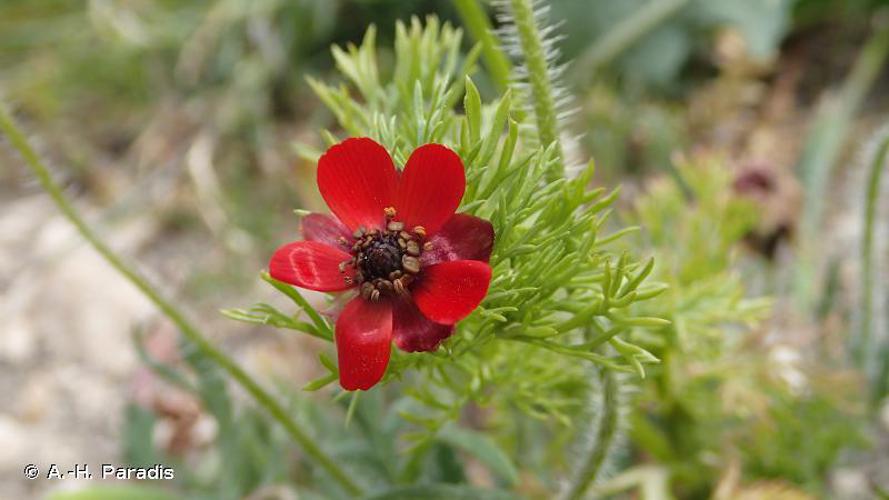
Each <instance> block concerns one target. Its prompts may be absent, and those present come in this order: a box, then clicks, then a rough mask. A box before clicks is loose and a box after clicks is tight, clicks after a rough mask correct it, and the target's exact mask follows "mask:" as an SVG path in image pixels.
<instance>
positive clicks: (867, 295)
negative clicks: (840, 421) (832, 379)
mask: <svg viewBox="0 0 889 500" xmlns="http://www.w3.org/2000/svg"><path fill="white" fill-rule="evenodd" d="M887 160H889V134H886V135H884V136H883V137H882V138H881V140H880V142H879V143H878V144H877V150H876V151H875V152H874V157H873V160H872V161H871V163H870V165H869V169H870V170H869V171H868V173H867V194H866V196H865V199H864V232H863V234H862V241H861V287H862V290H861V334H860V337H859V339H858V343H857V345H856V348H857V349H856V350H857V352H856V354H857V357H858V359H859V361H860V362H863V364H864V366H865V368H867V369H868V371H869V372H870V371H871V370H870V368H871V367H872V365H873V362H874V361H875V358H876V357H877V356H879V355H880V354H884V350H883V349H878V348H874V347H873V346H871V345H870V344H871V341H872V340H871V339H872V338H873V337H874V335H873V334H874V320H873V308H874V286H875V284H876V280H875V275H876V273H877V272H879V270H878V269H874V267H875V266H874V225H875V223H876V216H877V206H878V205H879V203H878V201H879V193H880V185H881V184H882V179H883V171H884V170H886V161H887ZM882 359H883V361H880V364H881V365H882V366H879V367H876V373H877V376H878V378H877V379H876V380H875V382H874V394H875V396H876V397H877V398H881V397H882V396H883V394H884V393H885V389H886V377H887V372H889V370H887V366H889V362H887V361H886V360H885V357H882Z"/></svg>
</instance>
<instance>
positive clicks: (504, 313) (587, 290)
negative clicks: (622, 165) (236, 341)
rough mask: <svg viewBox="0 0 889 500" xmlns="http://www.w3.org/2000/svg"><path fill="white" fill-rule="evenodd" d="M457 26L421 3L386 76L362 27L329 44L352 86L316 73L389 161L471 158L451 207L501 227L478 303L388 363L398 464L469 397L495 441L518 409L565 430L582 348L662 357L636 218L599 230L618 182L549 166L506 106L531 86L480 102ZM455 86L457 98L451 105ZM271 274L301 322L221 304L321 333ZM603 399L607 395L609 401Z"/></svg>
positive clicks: (640, 358)
mask: <svg viewBox="0 0 889 500" xmlns="http://www.w3.org/2000/svg"><path fill="white" fill-rule="evenodd" d="M460 37H461V33H460V31H459V30H455V29H453V28H452V27H450V26H449V25H447V24H445V25H441V24H440V23H439V22H438V21H437V20H436V19H435V18H428V19H427V20H426V23H425V26H424V25H423V24H421V23H420V21H419V20H417V19H414V20H413V21H412V22H411V23H410V25H402V24H398V25H397V26H396V38H395V66H394V68H393V69H392V77H391V80H385V79H384V78H383V77H381V74H382V72H381V71H380V69H379V68H378V66H377V58H376V48H375V30H373V29H371V30H369V31H368V34H367V36H366V37H365V39H364V42H363V43H362V44H361V45H360V46H357V47H349V48H348V49H347V50H342V49H337V48H335V49H334V57H335V58H336V60H337V65H338V68H339V69H340V71H341V72H342V73H343V75H345V77H346V78H347V80H348V82H349V84H350V85H349V86H347V85H344V84H341V85H339V86H331V85H327V84H323V83H320V82H318V81H315V80H310V84H311V85H312V87H313V88H314V89H315V91H316V92H317V93H318V95H319V97H320V98H321V99H322V101H323V102H324V103H325V104H326V105H327V106H328V107H329V108H330V109H331V111H332V112H333V114H334V115H335V116H336V117H337V120H338V122H339V125H340V126H341V127H342V129H343V131H344V132H345V134H346V135H350V136H370V137H372V138H373V139H375V140H378V141H379V142H381V143H382V144H384V145H385V146H386V147H387V149H388V150H389V151H391V152H392V156H393V159H394V160H395V162H396V163H397V164H403V162H404V161H405V155H406V153H407V152H409V151H411V150H412V149H414V148H415V147H417V146H419V145H422V144H425V143H429V142H440V143H444V144H447V145H449V146H451V147H453V148H454V149H455V150H456V151H457V153H458V154H459V155H460V157H461V158H462V159H463V162H464V164H465V165H466V166H467V172H466V174H467V191H466V194H465V196H464V198H463V202H462V206H461V208H460V211H465V212H469V213H473V214H475V215H478V216H480V217H483V218H486V219H488V220H490V221H491V222H492V223H493V225H494V228H495V233H496V242H495V248H494V252H493V255H492V257H491V265H492V267H493V268H494V278H493V281H492V283H491V287H490V290H489V293H488V296H487V298H486V299H485V301H484V302H483V303H482V306H481V307H480V308H479V310H478V311H477V312H476V313H474V314H473V315H471V316H470V317H469V318H468V319H467V320H465V321H464V322H462V323H461V324H459V325H458V333H457V334H456V335H455V336H454V337H452V338H451V339H450V340H449V341H447V342H446V343H445V344H444V346H443V348H441V349H440V350H439V351H437V352H434V353H428V354H427V353H416V354H403V353H397V354H396V355H395V356H394V357H393V359H392V362H391V364H390V367H389V371H388V373H387V375H386V377H385V378H384V382H387V381H388V382H390V383H391V382H395V381H398V385H399V389H400V391H401V392H402V393H404V394H406V395H408V397H409V398H408V399H407V400H405V401H403V402H402V403H401V405H402V406H401V408H402V412H401V415H402V416H403V417H404V418H405V419H407V420H408V421H410V422H412V423H413V424H414V425H415V427H416V429H415V432H414V433H411V434H408V435H407V437H409V438H410V439H411V443H412V445H413V446H412V447H411V450H412V452H411V453H410V454H409V455H408V457H409V458H408V459H407V463H406V464H405V465H404V469H403V471H402V474H403V475H406V476H407V477H412V478H413V477H416V474H417V471H418V470H419V468H420V467H421V465H420V464H421V463H422V461H423V460H424V459H425V458H426V457H427V456H428V453H430V450H432V449H433V448H434V446H433V445H434V439H435V438H436V436H437V435H439V433H440V431H441V429H443V428H444V427H445V425H446V424H447V423H449V422H452V421H455V420H459V419H460V418H461V416H462V415H463V414H464V413H465V412H466V411H467V408H468V407H469V406H470V405H478V406H480V407H483V408H486V409H487V410H486V411H487V412H490V413H489V417H488V420H489V422H490V425H491V427H492V429H493V428H498V430H499V432H498V435H499V440H500V442H501V443H503V444H504V445H506V446H508V447H510V448H514V447H515V443H513V444H512V445H511V446H510V443H508V442H507V441H508V438H509V436H515V435H516V432H517V431H518V428H517V426H519V425H524V424H522V422H524V419H525V418H527V417H532V418H540V419H544V423H545V422H547V421H549V422H561V423H562V424H563V425H562V426H561V428H562V433H564V432H565V430H566V429H570V423H571V421H572V419H573V418H574V417H576V416H577V415H578V414H580V413H579V412H580V410H581V409H582V408H581V407H580V406H581V405H580V401H581V400H582V399H579V396H582V395H583V394H584V393H585V392H586V391H587V389H588V388H589V385H588V381H587V379H588V373H589V370H588V368H587V366H589V363H591V364H592V365H593V366H599V367H601V368H602V369H604V370H607V371H610V370H615V371H619V372H629V373H636V374H638V375H640V376H641V375H644V368H643V365H644V364H645V363H651V362H655V361H656V359H655V358H654V357H653V356H651V354H649V353H648V352H647V351H645V350H644V349H641V348H640V347H639V346H638V345H635V344H633V343H631V342H629V341H628V340H627V335H628V334H629V333H630V332H632V331H635V330H638V329H645V328H651V327H657V326H660V325H663V324H665V322H664V321H663V320H661V319H658V318H655V317H646V316H638V315H632V314H629V312H630V310H631V309H630V308H631V306H632V305H633V304H634V303H637V302H640V301H644V300H648V299H651V298H652V297H655V296H656V295H658V294H659V293H660V292H662V291H663V287H662V286H660V285H657V284H650V283H647V282H646V280H645V278H646V276H647V275H648V273H649V272H650V271H651V269H652V265H651V262H650V261H649V262H643V263H639V262H636V261H634V260H633V259H632V258H631V257H630V254H629V253H622V254H617V253H615V252H614V250H612V248H614V247H613V242H614V241H615V240H617V239H618V238H620V237H621V236H622V235H624V234H626V233H627V232H629V231H631V230H632V228H629V229H622V230H618V231H616V232H614V233H612V234H609V235H606V236H600V233H601V232H602V231H603V230H604V228H605V227H606V220H607V215H608V213H609V210H608V208H609V206H610V205H611V204H612V202H613V201H614V199H615V197H616V194H617V193H616V192H611V193H607V192H606V191H605V190H604V189H601V188H599V189H594V190H589V189H588V187H587V186H588V184H589V182H590V179H591V175H592V173H593V168H592V164H590V165H589V166H588V167H587V168H586V169H584V170H583V172H582V173H581V174H580V175H579V176H577V177H575V178H573V179H566V178H564V177H561V176H556V177H553V176H552V174H553V173H554V172H560V171H563V170H564V162H563V160H562V157H561V155H560V154H559V152H558V146H557V143H555V142H553V141H551V140H546V141H545V140H544V139H543V137H531V138H526V137H525V135H523V134H520V133H519V129H520V127H522V126H523V123H522V122H520V121H518V120H517V119H516V118H515V116H516V114H515V113H513V110H514V109H515V108H520V109H521V108H524V107H525V106H530V104H529V103H530V102H534V99H536V97H535V94H534V93H528V94H524V93H523V94H521V95H517V94H515V93H506V94H505V95H504V96H503V97H502V98H500V99H499V100H498V101H495V102H493V103H490V104H483V102H482V99H481V96H480V94H479V92H478V90H477V89H476V87H475V85H474V84H473V82H472V80H470V79H469V78H468V76H469V75H470V74H471V73H472V71H473V68H474V64H475V58H476V56H477V54H478V49H473V50H471V51H470V52H469V54H468V55H467V56H466V57H465V58H464V57H461V56H460V52H459V44H460ZM356 93H357V95H358V96H360V99H358V98H355V97H354V96H355V95H356ZM461 97H462V104H463V109H464V110H465V114H461V113H459V112H458V111H457V108H456V105H457V104H458V103H459V102H460V101H461ZM517 99H520V100H519V102H516V100H517ZM529 130H531V129H529ZM529 133H530V132H529ZM325 137H326V138H327V142H328V144H333V143H335V142H338V140H337V138H336V137H335V136H334V134H333V133H330V132H325ZM302 151H303V154H304V155H306V156H308V157H310V158H311V157H316V156H317V152H314V151H312V150H308V149H305V148H303V149H302ZM548 179H549V180H548ZM267 280H268V279H267ZM272 284H273V285H275V287H276V288H278V289H279V290H281V291H282V292H285V293H286V294H287V295H288V296H289V297H291V298H292V299H294V302H295V305H297V307H298V308H299V309H301V310H302V311H304V312H305V314H307V317H308V319H309V321H308V322H304V321H302V319H301V318H300V314H296V315H293V314H290V313H286V312H282V311H278V310H275V309H273V308H271V306H268V305H258V306H256V307H254V308H253V309H251V310H230V311H227V312H226V314H228V315H229V316H230V317H233V318H235V319H240V320H245V321H251V322H256V323H265V324H272V325H274V326H278V327H284V328H290V329H294V330H299V331H303V332H305V333H308V334H310V335H313V336H316V337H322V338H326V339H328V340H329V339H330V336H329V332H330V326H329V325H327V324H326V321H325V320H324V319H323V318H322V317H321V316H320V315H318V314H317V312H316V311H315V310H314V309H312V307H311V306H309V305H308V303H307V302H306V301H305V300H304V299H302V298H301V296H300V295H299V292H297V291H296V290H294V289H291V288H290V287H288V286H285V285H283V284H280V283H276V282H273V281H272ZM325 332H326V333H325ZM319 333H320V335H319ZM517 360H521V362H520V363H519V362H517ZM322 363H323V364H324V366H325V367H326V368H327V369H328V370H329V372H330V373H329V374H328V375H326V376H324V377H322V378H320V379H318V380H317V381H316V382H314V383H312V384H310V387H309V388H310V389H312V390H316V389H319V388H321V387H323V386H324V385H326V384H328V383H330V382H332V381H333V380H335V379H336V367H335V366H333V364H332V363H330V362H329V361H328V360H327V358H326V357H325V356H322ZM609 377H612V375H606V377H605V380H606V381H607V380H609ZM605 386H608V384H605ZM356 398H357V394H356V395H355V396H353V401H358V399H356ZM612 404H613V401H611V400H606V401H605V402H604V405H605V407H606V408H608V411H611V408H610V406H611V405H612ZM359 406H360V403H359ZM610 418H613V417H610ZM495 423H496V425H495ZM535 425H536V424H535ZM566 426H568V427H566ZM556 431H558V428H557V429H556ZM604 445H605V446H608V445H609V443H604ZM606 449H607V448H606ZM600 458H601V457H600ZM549 479H552V478H549ZM584 479H586V478H584Z"/></svg>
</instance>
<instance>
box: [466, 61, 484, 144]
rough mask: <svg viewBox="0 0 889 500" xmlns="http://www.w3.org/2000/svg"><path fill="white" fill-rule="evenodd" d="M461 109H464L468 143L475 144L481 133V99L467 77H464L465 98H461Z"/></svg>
mask: <svg viewBox="0 0 889 500" xmlns="http://www.w3.org/2000/svg"><path fill="white" fill-rule="evenodd" d="M463 107H464V108H465V109H466V123H467V125H468V126H469V141H470V143H472V144H475V143H476V142H478V140H479V137H481V133H482V98H481V96H480V95H479V94H478V89H477V88H476V87H475V84H474V83H472V79H471V78H469V77H468V76H467V77H466V97H464V98H463Z"/></svg>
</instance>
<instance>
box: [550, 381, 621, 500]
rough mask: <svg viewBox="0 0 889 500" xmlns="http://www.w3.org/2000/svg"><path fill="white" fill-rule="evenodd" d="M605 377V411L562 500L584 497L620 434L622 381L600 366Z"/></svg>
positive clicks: (603, 395)
mask: <svg viewBox="0 0 889 500" xmlns="http://www.w3.org/2000/svg"><path fill="white" fill-rule="evenodd" d="M600 377H601V380H602V414H601V415H600V416H599V418H598V419H597V421H596V425H597V427H596V428H595V429H593V432H595V434H594V435H593V436H590V442H589V445H588V447H587V448H586V449H585V450H584V452H583V455H582V456H581V463H580V467H578V468H577V470H576V471H575V473H574V477H573V478H572V479H571V482H570V483H569V484H568V487H567V488H566V489H565V490H564V491H563V493H562V494H561V495H560V498H561V499H562V500H576V499H578V498H582V497H583V495H584V493H586V490H587V489H588V488H589V487H590V484H592V483H593V482H594V481H595V480H596V477H598V475H599V473H600V472H601V471H602V464H604V463H605V459H606V458H608V454H609V453H610V452H611V450H612V448H613V446H614V441H615V438H616V437H617V434H618V423H619V422H618V420H619V417H620V382H619V381H618V379H617V376H616V375H615V374H614V372H612V371H611V370H609V369H607V368H601V369H600Z"/></svg>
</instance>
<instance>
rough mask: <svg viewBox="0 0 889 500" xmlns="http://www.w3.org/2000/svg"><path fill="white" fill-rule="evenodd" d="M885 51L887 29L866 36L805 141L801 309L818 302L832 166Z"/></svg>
mask: <svg viewBox="0 0 889 500" xmlns="http://www.w3.org/2000/svg"><path fill="white" fill-rule="evenodd" d="M887 56H889V28H882V29H880V30H879V31H877V32H876V33H875V34H874V35H872V36H871V38H870V39H869V40H868V41H867V43H866V44H865V45H864V47H863V48H862V49H861V52H860V53H859V55H858V58H857V59H856V60H855V64H854V65H853V67H852V71H851V72H850V73H849V76H847V77H846V80H845V81H844V82H843V85H842V88H841V89H840V92H839V94H838V95H836V96H831V98H830V99H826V100H824V101H822V103H821V106H820V108H819V110H818V116H817V118H816V120H815V123H814V124H813V126H812V130H811V132H809V134H808V137H807V139H806V143H805V145H804V146H803V152H802V156H801V158H800V161H799V164H798V165H797V170H798V174H799V176H800V178H801V181H802V183H803V187H804V188H805V193H806V197H805V206H804V210H803V214H802V217H801V221H800V238H799V240H800V254H799V262H798V264H797V266H796V271H795V274H796V275H795V277H794V281H795V283H794V288H795V294H796V297H797V300H798V301H799V303H800V304H801V305H802V306H803V307H805V308H811V307H812V306H813V304H815V302H816V300H815V299H816V294H817V292H818V289H819V287H817V286H815V274H816V267H817V259H816V257H817V255H818V254H819V250H821V248H820V247H819V246H818V232H819V230H820V229H821V224H822V221H823V218H824V208H825V207H824V201H825V200H828V199H830V196H827V190H828V188H829V187H830V177H831V174H832V172H833V168H834V165H835V164H836V162H837V159H838V158H839V156H840V154H841V153H842V147H843V144H844V143H845V142H846V139H847V138H848V136H849V133H850V130H851V128H852V121H853V118H854V116H855V113H857V112H858V109H859V108H860V107H861V105H862V103H863V102H864V98H865V97H866V96H867V93H868V92H869V91H870V89H871V88H872V87H873V84H874V82H875V81H876V79H877V77H878V76H879V74H880V70H881V69H882V68H883V64H884V62H885V60H886V57H887Z"/></svg>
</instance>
